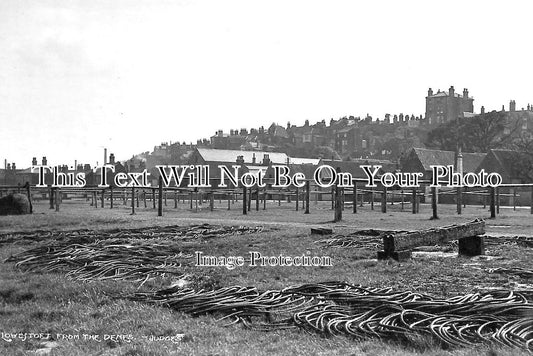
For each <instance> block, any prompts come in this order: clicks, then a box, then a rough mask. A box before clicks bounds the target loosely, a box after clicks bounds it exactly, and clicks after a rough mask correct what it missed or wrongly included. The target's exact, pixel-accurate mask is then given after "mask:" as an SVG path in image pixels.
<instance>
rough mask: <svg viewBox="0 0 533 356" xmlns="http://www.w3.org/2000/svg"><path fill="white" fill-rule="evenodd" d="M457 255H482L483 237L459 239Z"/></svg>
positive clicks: (483, 247)
mask: <svg viewBox="0 0 533 356" xmlns="http://www.w3.org/2000/svg"><path fill="white" fill-rule="evenodd" d="M459 254H460V255H464V256H478V255H484V254H485V237H484V236H467V237H463V238H462V239H459Z"/></svg>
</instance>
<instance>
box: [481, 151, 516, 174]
mask: <svg viewBox="0 0 533 356" xmlns="http://www.w3.org/2000/svg"><path fill="white" fill-rule="evenodd" d="M523 154H524V153H523V152H519V151H513V150H502V149H497V150H495V149H493V150H490V152H489V153H488V154H487V158H486V159H484V160H483V161H482V162H481V163H480V165H479V169H481V168H484V169H485V170H487V171H492V172H498V173H501V174H506V175H507V176H508V177H509V178H511V179H517V178H519V176H520V172H519V168H518V166H517V164H518V162H519V160H520V159H521V157H520V155H523ZM491 162H495V163H497V164H498V165H499V167H494V166H491V164H490V163H491ZM502 170H503V171H502Z"/></svg>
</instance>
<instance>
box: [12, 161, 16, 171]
mask: <svg viewBox="0 0 533 356" xmlns="http://www.w3.org/2000/svg"><path fill="white" fill-rule="evenodd" d="M11 169H13V170H15V169H17V166H16V165H15V162H13V163H12V164H11Z"/></svg>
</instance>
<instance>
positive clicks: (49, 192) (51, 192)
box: [48, 188, 93, 209]
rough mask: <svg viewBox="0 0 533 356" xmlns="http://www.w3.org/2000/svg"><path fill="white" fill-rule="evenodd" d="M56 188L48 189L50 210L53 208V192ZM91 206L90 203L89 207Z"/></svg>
mask: <svg viewBox="0 0 533 356" xmlns="http://www.w3.org/2000/svg"><path fill="white" fill-rule="evenodd" d="M55 189H56V188H50V189H48V194H50V209H53V208H54V193H55V192H54V190H55ZM92 205H93V202H91V206H92Z"/></svg>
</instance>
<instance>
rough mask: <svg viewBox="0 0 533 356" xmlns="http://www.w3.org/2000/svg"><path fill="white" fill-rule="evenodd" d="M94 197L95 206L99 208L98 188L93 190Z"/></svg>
mask: <svg viewBox="0 0 533 356" xmlns="http://www.w3.org/2000/svg"><path fill="white" fill-rule="evenodd" d="M93 197H94V198H93V199H94V207H95V208H98V197H97V193H96V190H95V191H93ZM56 198H57V195H56Z"/></svg>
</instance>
